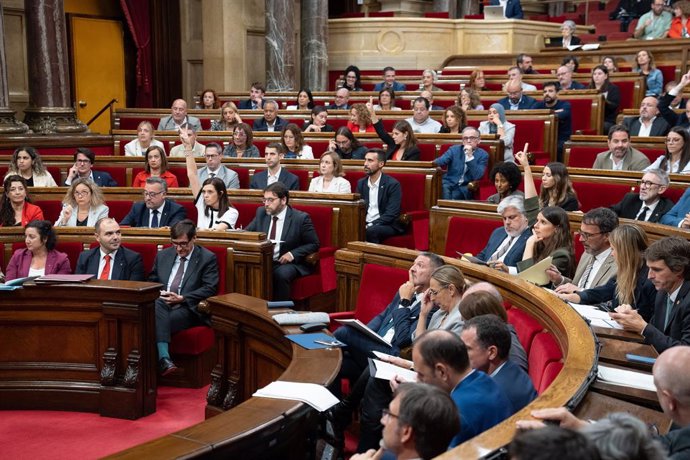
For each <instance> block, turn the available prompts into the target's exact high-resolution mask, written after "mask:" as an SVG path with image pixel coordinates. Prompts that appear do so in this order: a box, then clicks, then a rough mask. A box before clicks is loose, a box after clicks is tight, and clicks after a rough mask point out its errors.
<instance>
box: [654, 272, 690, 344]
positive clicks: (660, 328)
mask: <svg viewBox="0 0 690 460" xmlns="http://www.w3.org/2000/svg"><path fill="white" fill-rule="evenodd" d="M667 298H668V293H666V292H664V291H658V292H657V294H656V302H655V304H654V315H653V316H652V319H651V320H650V321H649V323H648V324H647V326H646V327H645V328H644V331H642V335H643V336H644V338H645V342H646V343H649V344H651V345H652V346H653V347H654V348H655V349H656V351H657V352H659V353H661V352H663V351H664V350H666V349H667V348H671V347H675V346H676V345H690V281H685V282H684V283H683V285H682V286H681V288H680V291H679V292H678V296H677V297H676V302H675V304H674V307H673V313H672V314H671V320H670V321H669V322H668V326H667V327H666V328H664V321H665V320H666V299H667Z"/></svg>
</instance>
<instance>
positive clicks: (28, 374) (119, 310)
mask: <svg viewBox="0 0 690 460" xmlns="http://www.w3.org/2000/svg"><path fill="white" fill-rule="evenodd" d="M160 286H161V285H160V284H156V283H142V282H134V281H98V280H92V281H89V282H88V283H85V284H65V285H52V286H46V285H41V286H39V285H35V284H33V283H27V285H26V286H25V287H24V288H23V289H18V290H15V291H12V292H0V408H2V409H13V410H25V409H45V410H71V411H84V412H97V413H99V414H101V415H103V416H107V417H117V418H126V419H137V418H139V417H142V416H144V415H148V414H151V413H153V412H155V410H156V362H157V360H156V350H155V331H154V310H153V302H154V300H155V299H156V298H158V296H159V289H160ZM104 299H107V300H104Z"/></svg>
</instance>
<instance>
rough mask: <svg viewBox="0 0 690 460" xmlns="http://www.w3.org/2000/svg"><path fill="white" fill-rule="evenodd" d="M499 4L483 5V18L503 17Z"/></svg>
mask: <svg viewBox="0 0 690 460" xmlns="http://www.w3.org/2000/svg"><path fill="white" fill-rule="evenodd" d="M505 18H506V17H505V16H504V15H503V7H502V6H501V5H493V6H491V5H490V6H485V7H484V19H505Z"/></svg>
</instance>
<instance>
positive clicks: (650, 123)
mask: <svg viewBox="0 0 690 460" xmlns="http://www.w3.org/2000/svg"><path fill="white" fill-rule="evenodd" d="M658 115H659V101H658V100H657V99H656V98H655V97H651V96H650V97H645V98H644V99H642V103H641V104H640V116H639V117H625V118H624V119H623V126H625V127H626V128H628V132H629V133H630V135H631V136H639V137H649V136H665V135H667V134H668V132H669V130H670V129H671V127H670V126H669V124H668V123H667V122H666V120H664V118H663V117H659V116H658Z"/></svg>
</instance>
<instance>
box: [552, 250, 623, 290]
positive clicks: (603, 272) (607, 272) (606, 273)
mask: <svg viewBox="0 0 690 460" xmlns="http://www.w3.org/2000/svg"><path fill="white" fill-rule="evenodd" d="M593 258H594V256H592V255H591V254H588V253H586V252H585V253H584V254H582V257H581V258H580V263H579V264H577V268H576V269H575V276H574V277H573V279H572V280H570V279H569V278H565V277H564V278H563V283H573V284H577V285H579V284H580V280H581V279H582V275H583V274H584V273H585V269H586V268H587V265H589V263H590V262H591V260H592V259H593ZM617 271H618V267H616V261H615V259H614V258H613V256H612V255H611V254H609V255H608V257H607V258H606V259H604V263H603V264H601V267H599V270H597V272H596V273H590V274H589V277H590V278H592V283H591V284H590V289H591V288H594V287H597V286H603V285H604V284H606V282H607V281H608V280H609V279H611V278H612V277H614V276H616V272H617Z"/></svg>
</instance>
